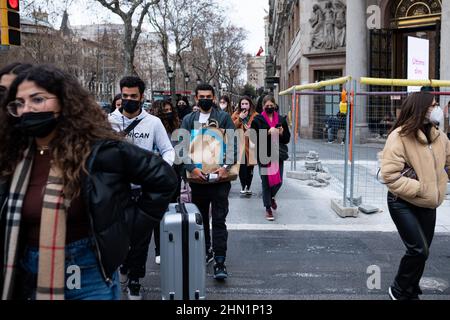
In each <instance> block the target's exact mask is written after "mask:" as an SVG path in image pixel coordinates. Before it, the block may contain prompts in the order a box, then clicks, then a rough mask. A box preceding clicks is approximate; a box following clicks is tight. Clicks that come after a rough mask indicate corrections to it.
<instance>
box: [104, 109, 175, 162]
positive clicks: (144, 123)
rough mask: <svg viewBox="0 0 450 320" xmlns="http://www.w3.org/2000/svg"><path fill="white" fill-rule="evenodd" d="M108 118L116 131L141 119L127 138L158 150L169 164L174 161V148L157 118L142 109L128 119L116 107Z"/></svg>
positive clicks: (137, 143) (146, 148) (138, 144)
mask: <svg viewBox="0 0 450 320" xmlns="http://www.w3.org/2000/svg"><path fill="white" fill-rule="evenodd" d="M108 119H109V122H110V123H111V126H112V128H113V129H114V130H115V131H117V132H121V131H124V130H125V129H126V128H127V127H128V126H129V125H130V124H131V123H132V122H133V121H134V120H136V119H138V120H140V119H142V120H141V122H139V124H138V125H137V126H136V128H134V130H132V131H131V132H130V133H129V134H128V136H127V140H128V141H129V142H131V143H132V144H135V145H137V146H138V147H141V148H142V149H145V150H149V151H152V152H154V151H157V152H159V154H161V156H162V158H163V159H164V160H165V161H166V162H167V163H168V164H170V165H172V164H173V162H174V161H175V150H174V148H173V147H172V143H171V142H170V139H169V137H168V135H167V132H166V129H165V128H164V125H163V124H162V122H161V120H160V119H159V118H157V117H155V116H152V115H151V114H149V113H147V112H146V111H145V110H144V109H142V112H141V114H140V115H138V116H137V117H136V118H133V119H128V118H127V117H125V116H124V115H123V114H122V113H120V111H119V110H118V109H116V111H114V112H113V113H111V114H110V115H109V117H108Z"/></svg>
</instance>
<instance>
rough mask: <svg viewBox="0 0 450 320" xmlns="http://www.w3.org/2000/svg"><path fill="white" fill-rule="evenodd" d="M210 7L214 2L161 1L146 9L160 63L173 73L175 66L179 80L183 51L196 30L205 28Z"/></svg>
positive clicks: (184, 65) (188, 0)
mask: <svg viewBox="0 0 450 320" xmlns="http://www.w3.org/2000/svg"><path fill="white" fill-rule="evenodd" d="M214 8H216V4H215V3H214V2H212V1H208V0H163V1H161V2H160V3H159V4H158V5H156V6H153V7H152V9H151V10H150V11H149V21H150V24H151V25H152V26H153V27H154V28H155V30H156V31H157V33H158V36H159V39H160V46H161V48H160V49H161V55H162V58H163V62H164V66H165V68H166V70H167V69H168V68H169V66H171V68H172V70H173V71H174V72H175V74H176V70H177V66H178V65H179V66H180V69H181V76H180V77H179V78H180V79H184V74H186V72H187V67H186V63H185V61H184V60H185V59H184V57H185V55H184V53H185V52H186V51H188V50H190V49H191V47H192V41H193V39H194V38H195V37H196V34H198V32H199V30H201V29H204V28H207V25H208V21H209V17H210V15H211V14H212V11H213V9H214ZM170 43H173V44H174V46H175V52H174V53H173V55H171V54H170V52H169V45H170ZM182 81H184V80H182Z"/></svg>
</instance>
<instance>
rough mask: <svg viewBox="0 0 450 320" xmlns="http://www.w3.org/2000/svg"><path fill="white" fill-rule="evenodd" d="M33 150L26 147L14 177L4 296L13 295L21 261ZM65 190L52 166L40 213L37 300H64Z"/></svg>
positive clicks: (59, 176) (10, 196)
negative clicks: (22, 235)
mask: <svg viewBox="0 0 450 320" xmlns="http://www.w3.org/2000/svg"><path fill="white" fill-rule="evenodd" d="M34 153H35V148H33V147H30V148H28V149H27V150H26V151H25V156H24V158H23V160H22V161H21V162H20V163H19V165H18V166H17V167H16V170H15V171H14V175H13V178H12V181H11V186H10V191H9V197H8V209H7V216H6V219H7V222H6V233H5V270H4V274H3V278H4V283H3V294H2V299H3V300H8V299H11V298H12V292H13V282H14V276H15V272H16V268H17V262H18V256H17V252H18V247H19V229H20V221H21V215H22V206H23V200H24V197H25V193H26V191H27V188H28V183H29V180H30V173H31V168H32V164H33V155H34ZM62 191H63V184H62V178H61V173H60V171H59V170H57V169H56V168H55V167H54V166H52V167H51V168H50V173H49V177H48V180H47V185H46V188H45V192H44V202H43V207H42V215H41V227H40V234H39V236H40V238H39V269H38V281H37V293H36V299H37V300H64V287H65V242H66V220H67V214H66V204H65V201H64V196H63V192H62Z"/></svg>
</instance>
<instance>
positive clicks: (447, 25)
mask: <svg viewBox="0 0 450 320" xmlns="http://www.w3.org/2000/svg"><path fill="white" fill-rule="evenodd" d="M449 38H450V1H442V14H441V62H440V63H441V71H440V78H441V79H442V80H450V63H449V61H450V40H449ZM441 91H450V88H441ZM449 99H450V98H449V96H441V101H440V105H441V107H444V106H446V105H447V104H448V102H449ZM446 120H447V121H449V123H450V120H448V119H446Z"/></svg>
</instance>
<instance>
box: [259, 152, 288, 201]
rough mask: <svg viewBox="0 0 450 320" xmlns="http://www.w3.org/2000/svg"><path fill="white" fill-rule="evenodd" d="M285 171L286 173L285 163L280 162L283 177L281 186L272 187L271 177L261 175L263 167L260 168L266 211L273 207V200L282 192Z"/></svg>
mask: <svg viewBox="0 0 450 320" xmlns="http://www.w3.org/2000/svg"><path fill="white" fill-rule="evenodd" d="M283 171H284V162H283V161H280V175H281V181H282V182H281V184H279V185H277V186H274V187H270V186H269V177H268V176H266V175H262V174H261V167H260V168H259V175H260V176H261V182H262V194H263V203H264V207H265V208H266V209H268V208H270V207H271V205H272V198H275V196H276V195H277V193H278V191H280V189H281V186H282V185H283Z"/></svg>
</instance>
